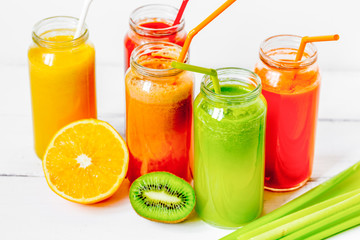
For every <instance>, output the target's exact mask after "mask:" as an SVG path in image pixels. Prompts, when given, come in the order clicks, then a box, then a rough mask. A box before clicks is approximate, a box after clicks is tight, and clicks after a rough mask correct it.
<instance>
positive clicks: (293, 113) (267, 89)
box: [255, 62, 320, 191]
mask: <svg viewBox="0 0 360 240" xmlns="http://www.w3.org/2000/svg"><path fill="white" fill-rule="evenodd" d="M255 73H257V74H258V75H259V76H260V78H261V79H262V83H263V95H264V97H265V98H266V100H267V102H268V115H267V128H266V154H265V166H266V167H265V187H266V188H267V189H270V190H275V191H286V190H293V189H296V188H298V187H301V186H302V185H304V184H305V183H306V181H307V180H308V179H309V178H310V176H311V172H312V165H313V158H314V149H315V132H316V122H317V112H318V104H319V91H320V76H319V72H318V67H317V65H316V64H315V65H312V66H310V67H306V68H302V69H301V68H300V69H290V70H286V69H281V68H274V67H271V66H269V65H267V64H264V63H261V62H260V63H258V64H257V66H256V69H255Z"/></svg>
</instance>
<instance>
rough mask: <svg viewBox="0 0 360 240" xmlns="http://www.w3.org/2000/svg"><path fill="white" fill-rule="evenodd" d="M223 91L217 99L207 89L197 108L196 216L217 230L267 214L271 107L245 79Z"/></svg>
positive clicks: (226, 84)
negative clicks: (266, 151)
mask: <svg viewBox="0 0 360 240" xmlns="http://www.w3.org/2000/svg"><path fill="white" fill-rule="evenodd" d="M239 83H240V84H239ZM259 84H260V83H259ZM220 86H221V95H217V94H215V93H214V92H213V90H212V89H211V88H208V89H206V86H205V84H202V90H201V93H200V94H199V95H198V96H197V98H196V99H195V103H194V154H195V158H194V184H195V192H196V198H197V203H196V212H197V213H198V215H199V216H200V217H201V218H202V219H203V220H204V221H206V222H208V223H210V224H212V225H215V226H219V227H223V228H234V227H239V226H241V225H243V224H245V223H247V222H249V221H251V220H253V219H255V218H257V217H258V216H259V215H260V214H261V211H262V206H263V188H264V133H265V117H266V101H265V99H264V98H263V97H262V96H261V94H260V92H261V87H260V91H259V89H255V87H254V86H251V85H249V84H245V83H244V82H242V81H241V79H240V80H239V79H238V80H236V79H235V80H234V79H231V80H229V79H227V80H223V81H222V80H220Z"/></svg>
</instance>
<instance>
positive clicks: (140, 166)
mask: <svg viewBox="0 0 360 240" xmlns="http://www.w3.org/2000/svg"><path fill="white" fill-rule="evenodd" d="M180 51H181V47H180V46H178V45H176V44H173V43H168V42H151V43H146V44H144V45H141V46H139V47H137V48H136V49H135V50H134V51H133V53H132V55H131V61H130V63H131V67H130V68H129V69H128V71H127V73H126V77H125V89H126V140H127V144H128V148H129V153H130V160H129V171H128V178H129V180H130V181H131V182H133V181H134V180H135V179H136V178H138V177H140V176H141V175H143V174H146V173H149V172H154V171H166V172H171V173H173V174H175V175H177V176H179V177H181V178H183V179H185V180H186V181H191V174H190V162H191V161H192V159H191V158H192V154H191V139H192V106H193V103H192V101H193V82H194V75H193V74H192V73H191V72H187V71H183V70H179V69H174V68H172V67H171V62H172V61H173V60H176V59H177V58H178V56H179V54H180Z"/></svg>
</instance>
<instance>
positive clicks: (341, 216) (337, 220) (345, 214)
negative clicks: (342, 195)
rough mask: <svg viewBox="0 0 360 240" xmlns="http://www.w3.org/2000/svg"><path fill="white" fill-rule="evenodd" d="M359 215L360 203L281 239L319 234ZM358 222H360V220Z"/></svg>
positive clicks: (292, 239)
mask: <svg viewBox="0 0 360 240" xmlns="http://www.w3.org/2000/svg"><path fill="white" fill-rule="evenodd" d="M358 216H360V204H356V205H355V206H353V207H350V208H348V209H345V210H344V211H342V212H338V213H335V214H334V215H332V216H330V217H327V218H324V219H322V220H320V221H318V222H314V223H312V224H310V225H308V226H307V227H305V228H302V229H299V230H298V231H296V232H294V233H292V234H289V235H286V236H285V237H283V238H281V240H303V239H306V238H308V237H312V236H313V235H314V234H318V233H321V232H324V231H327V230H328V229H332V228H334V227H336V226H338V225H339V224H342V223H343V222H346V221H349V220H351V219H353V218H355V217H358ZM357 224H360V221H358V222H357ZM349 227H352V226H349ZM349 227H346V228H349ZM340 231H342V230H340ZM334 233H337V232H334ZM334 233H333V234H334ZM331 235H332V234H331Z"/></svg>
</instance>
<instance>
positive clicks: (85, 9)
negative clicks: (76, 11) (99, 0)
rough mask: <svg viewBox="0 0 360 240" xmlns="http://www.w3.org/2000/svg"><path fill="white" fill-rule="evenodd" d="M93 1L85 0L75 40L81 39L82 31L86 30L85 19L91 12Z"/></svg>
mask: <svg viewBox="0 0 360 240" xmlns="http://www.w3.org/2000/svg"><path fill="white" fill-rule="evenodd" d="M92 1H93V0H85V2H84V5H83V9H82V11H81V15H80V18H79V22H78V25H77V27H76V32H75V35H74V39H76V38H78V37H80V35H81V33H82V31H83V28H84V25H85V18H86V15H87V13H88V11H89V7H90V4H91V3H92Z"/></svg>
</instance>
